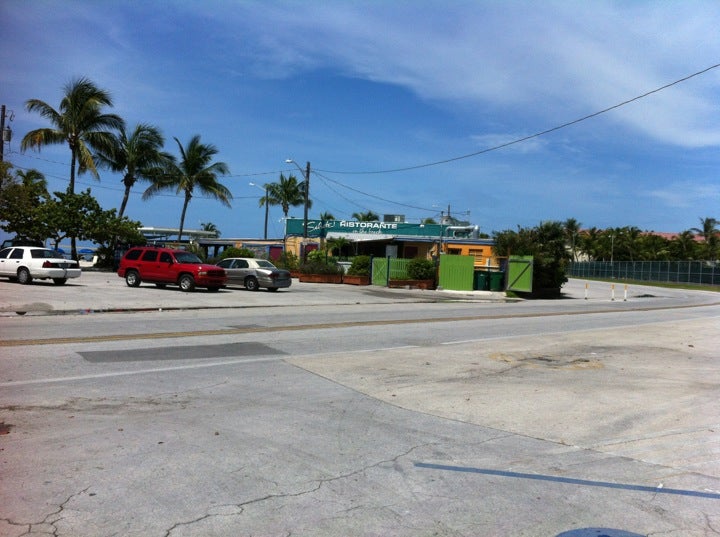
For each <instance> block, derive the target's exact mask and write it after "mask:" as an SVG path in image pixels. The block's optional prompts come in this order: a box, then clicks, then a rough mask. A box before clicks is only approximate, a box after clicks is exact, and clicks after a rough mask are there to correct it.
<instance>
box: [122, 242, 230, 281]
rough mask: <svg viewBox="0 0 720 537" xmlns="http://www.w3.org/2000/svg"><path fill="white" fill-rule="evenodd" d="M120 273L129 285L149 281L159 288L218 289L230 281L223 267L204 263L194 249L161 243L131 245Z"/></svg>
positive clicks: (123, 258)
mask: <svg viewBox="0 0 720 537" xmlns="http://www.w3.org/2000/svg"><path fill="white" fill-rule="evenodd" d="M117 273H118V276H120V277H121V278H125V283H127V284H128V286H129V287H138V286H139V285H140V284H141V283H142V282H148V283H154V284H155V285H157V286H158V287H165V286H166V285H178V286H180V289H181V290H182V291H193V290H194V289H195V288H196V287H206V288H207V289H208V291H217V290H218V289H220V288H221V287H222V286H224V285H225V283H226V282H227V275H226V274H225V271H224V270H223V269H221V268H220V267H217V266H216V265H209V264H207V263H203V262H202V261H201V260H200V258H199V257H198V256H196V255H195V254H193V253H192V252H186V251H185V250H173V249H171V248H159V247H157V246H138V247H135V248H130V249H129V250H128V251H127V252H126V253H125V255H124V256H123V257H122V259H121V260H120V266H119V268H118V272H117Z"/></svg>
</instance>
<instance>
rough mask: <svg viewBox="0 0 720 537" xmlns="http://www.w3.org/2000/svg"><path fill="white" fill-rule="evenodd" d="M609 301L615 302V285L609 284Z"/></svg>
mask: <svg viewBox="0 0 720 537" xmlns="http://www.w3.org/2000/svg"><path fill="white" fill-rule="evenodd" d="M610 300H611V301H612V300H615V284H614V283H613V284H610Z"/></svg>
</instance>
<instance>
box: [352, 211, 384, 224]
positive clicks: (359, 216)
mask: <svg viewBox="0 0 720 537" xmlns="http://www.w3.org/2000/svg"><path fill="white" fill-rule="evenodd" d="M352 217H353V218H354V219H355V220H357V221H359V222H377V221H378V220H380V217H379V216H378V215H377V214H375V213H374V212H372V211H366V212H364V213H353V214H352Z"/></svg>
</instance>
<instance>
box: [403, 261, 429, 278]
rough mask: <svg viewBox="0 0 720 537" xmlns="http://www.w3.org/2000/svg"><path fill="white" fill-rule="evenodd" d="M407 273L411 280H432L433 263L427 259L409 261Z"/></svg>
mask: <svg viewBox="0 0 720 537" xmlns="http://www.w3.org/2000/svg"><path fill="white" fill-rule="evenodd" d="M407 273H408V276H409V277H410V279H411V280H434V279H435V263H434V262H432V261H430V260H429V259H421V258H415V259H411V260H410V262H409V263H408V266H407Z"/></svg>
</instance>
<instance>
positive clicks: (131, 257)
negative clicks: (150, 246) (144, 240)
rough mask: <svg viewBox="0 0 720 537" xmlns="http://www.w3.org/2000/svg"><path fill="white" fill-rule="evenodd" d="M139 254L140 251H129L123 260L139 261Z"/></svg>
mask: <svg viewBox="0 0 720 537" xmlns="http://www.w3.org/2000/svg"><path fill="white" fill-rule="evenodd" d="M141 253H142V250H130V251H129V252H128V253H127V254H125V259H127V260H128V261H136V260H137V259H140V254H141Z"/></svg>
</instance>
